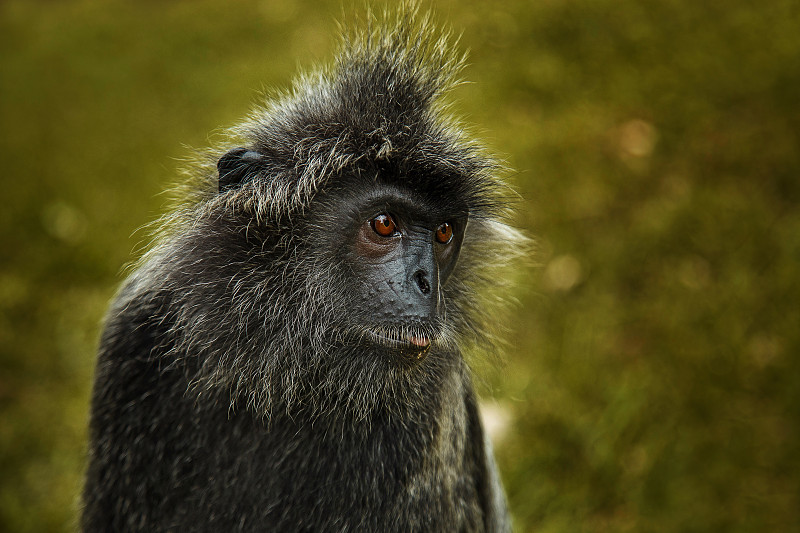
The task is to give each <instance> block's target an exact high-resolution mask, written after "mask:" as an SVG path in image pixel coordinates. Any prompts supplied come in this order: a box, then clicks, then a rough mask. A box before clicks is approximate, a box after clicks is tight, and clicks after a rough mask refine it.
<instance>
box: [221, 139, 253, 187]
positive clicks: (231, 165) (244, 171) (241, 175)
mask: <svg viewBox="0 0 800 533" xmlns="http://www.w3.org/2000/svg"><path fill="white" fill-rule="evenodd" d="M262 159H263V156H262V155H261V154H259V153H258V152H254V151H252V150H248V149H247V148H234V149H233V150H231V151H230V152H228V153H226V154H225V155H223V156H222V157H220V158H219V161H217V172H219V192H225V191H229V190H231V189H235V188H236V187H237V186H238V185H240V184H241V183H244V182H245V181H247V180H248V179H249V178H250V177H252V176H253V175H254V174H256V173H257V172H258V170H259V164H260V163H261V161H262Z"/></svg>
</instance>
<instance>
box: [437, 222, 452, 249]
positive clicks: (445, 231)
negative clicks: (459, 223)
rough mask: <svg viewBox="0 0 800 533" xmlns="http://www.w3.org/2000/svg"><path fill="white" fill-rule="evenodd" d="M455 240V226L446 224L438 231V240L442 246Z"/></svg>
mask: <svg viewBox="0 0 800 533" xmlns="http://www.w3.org/2000/svg"><path fill="white" fill-rule="evenodd" d="M452 238H453V225H452V224H450V223H449V222H445V223H444V224H442V225H441V226H439V227H438V228H437V229H436V240H437V241H439V242H440V243H442V244H447V243H448V242H450V239H452Z"/></svg>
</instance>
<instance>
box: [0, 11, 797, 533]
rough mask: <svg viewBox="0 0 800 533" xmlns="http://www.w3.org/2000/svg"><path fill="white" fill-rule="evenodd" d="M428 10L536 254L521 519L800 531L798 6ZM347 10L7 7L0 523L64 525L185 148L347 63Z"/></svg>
mask: <svg viewBox="0 0 800 533" xmlns="http://www.w3.org/2000/svg"><path fill="white" fill-rule="evenodd" d="M346 3H347V4H349V2H346ZM355 4H356V5H357V6H361V5H362V3H361V2H356V3H355ZM434 10H435V12H436V13H437V16H438V19H439V20H443V21H446V22H447V23H448V24H450V25H451V26H453V27H454V28H455V29H456V30H457V31H463V37H462V43H463V46H465V47H468V48H470V49H471V56H470V58H471V59H470V63H471V64H470V66H469V67H468V69H467V71H466V73H465V75H466V77H467V78H468V79H469V80H471V81H474V82H475V83H472V84H467V85H464V86H461V87H460V88H458V89H457V91H456V93H455V94H454V95H453V100H454V101H455V110H456V111H458V112H459V113H460V114H462V115H463V116H465V117H466V118H467V120H468V121H470V122H472V123H474V124H476V125H477V127H478V128H477V131H479V132H480V135H481V136H482V137H483V138H484V139H485V140H486V142H487V143H488V144H489V145H490V146H491V147H492V148H493V149H495V150H497V151H499V152H501V153H503V154H505V156H506V158H507V159H508V161H509V163H510V164H511V165H512V166H513V167H514V168H516V169H517V172H515V173H514V174H512V176H511V179H512V180H513V182H514V183H515V185H516V187H517V189H518V190H519V191H520V193H521V195H522V198H523V200H522V202H521V203H520V214H519V219H518V222H519V224H520V225H521V226H522V227H524V228H526V229H527V231H528V232H529V233H530V234H531V235H533V236H534V237H535V238H536V240H537V243H538V254H537V256H536V258H535V261H536V262H538V263H539V264H541V267H540V268H537V269H535V270H534V275H533V276H531V275H530V273H527V274H521V275H520V279H521V280H522V285H523V287H522V291H521V292H520V300H521V305H520V307H519V309H518V311H517V313H516V315H515V318H514V320H513V322H512V336H511V339H512V345H511V347H510V349H509V354H508V365H507V366H506V368H505V369H503V370H502V371H499V372H489V374H488V375H489V377H488V378H487V381H486V382H485V383H484V385H483V392H484V393H485V394H492V395H494V396H495V397H496V398H497V400H498V401H499V402H500V404H501V406H505V407H506V408H508V409H509V410H510V413H511V416H512V423H511V425H510V429H509V432H508V434H507V436H506V438H505V439H504V440H503V441H502V442H500V443H499V444H498V446H497V453H498V458H499V461H500V464H501V468H502V470H503V477H504V480H505V484H506V488H507V492H508V495H509V499H510V503H511V506H512V511H513V513H514V517H515V523H516V527H517V529H518V530H519V531H531V530H536V531H539V532H548V533H549V532H564V533H567V532H575V531H586V532H602V531H615V532H616V531H653V532H661V531H681V532H682V531H687V532H693V531H698V532H700V531H709V532H710V531H734V532H740V531H741V532H745V531H747V532H761V531H798V530H800V305H798V302H800V275H799V268H798V267H799V266H800V209H798V206H800V97H798V95H799V94H800V93H799V92H798V90H799V89H800V9H798V7H797V6H796V2H792V1H790V0H774V1H773V2H765V3H761V4H760V5H757V6H751V2H747V1H745V0H728V1H726V2H721V1H709V2H691V1H689V0H672V1H660V2H657V1H655V0H642V1H638V2H634V1H633V0H613V1H612V0H577V1H572V2H569V1H565V0H562V1H541V2H528V1H510V0H509V1H506V2H503V3H502V4H491V3H486V2H478V1H466V2H464V1H462V2H456V1H455V0H451V1H440V2H436V4H435V5H434ZM341 11H342V10H341V2H340V0H331V1H326V2H322V1H319V2H312V1H310V0H306V1H298V2H294V3H290V2H275V1H266V0H263V1H255V0H245V1H241V2H236V3H230V2H222V1H219V2H211V1H207V0H202V1H195V2H179V1H174V2H135V3H133V2H122V1H121V0H120V1H104V2H89V1H84V2H77V1H70V2H44V1H27V2H23V1H20V0H15V1H6V2H3V3H0V51H2V53H0V73H1V74H0V121H2V130H0V156H2V161H3V163H4V165H3V166H4V168H3V171H2V184H3V198H5V199H6V200H5V201H4V202H3V209H2V210H0V228H2V233H0V249H2V250H3V251H2V253H0V530H3V531H15V532H16V531H18V532H27V531H37V532H38V531H65V530H70V529H71V528H72V527H74V523H75V515H76V509H77V503H76V502H77V495H78V492H79V489H80V484H81V472H82V468H83V453H84V447H85V435H86V429H85V426H86V417H87V404H88V393H89V388H90V383H91V376H92V372H93V362H94V348H95V343H96V340H97V336H98V334H99V327H100V321H101V319H102V316H103V313H104V310H105V307H106V305H107V302H108V300H109V299H110V298H111V296H112V295H113V293H114V290H115V287H116V286H117V284H118V283H119V282H120V280H121V279H122V277H123V271H122V268H121V267H122V266H123V265H124V264H126V263H127V262H130V261H131V260H133V259H135V257H136V254H137V252H136V250H139V249H141V245H142V243H145V242H146V241H147V232H146V231H145V230H142V229H140V228H141V227H142V226H143V225H144V224H146V223H148V222H149V221H151V220H153V219H154V218H156V217H157V216H158V215H159V213H160V212H161V210H162V209H163V208H164V205H165V198H164V196H163V195H161V194H160V193H161V192H162V191H163V190H164V189H165V188H167V187H169V186H170V185H171V184H172V183H174V181H175V179H176V176H177V169H178V168H179V167H180V166H181V163H180V159H182V158H185V157H188V156H189V155H190V153H191V150H190V149H189V148H188V147H187V146H191V147H203V146H205V145H206V144H208V142H209V137H213V135H214V133H215V132H217V131H220V129H222V128H225V127H227V126H230V125H232V124H233V123H235V122H236V121H237V120H238V119H239V118H241V117H242V116H243V115H244V114H246V113H247V112H248V110H249V108H250V106H251V104H252V103H253V102H255V101H256V100H257V98H258V94H259V93H260V92H261V91H262V90H263V89H270V88H283V87H286V86H287V85H288V83H289V80H290V79H291V76H292V75H293V74H294V73H295V72H296V70H297V66H298V65H304V66H309V65H313V64H317V63H320V62H324V61H326V60H328V59H329V58H330V56H331V53H332V51H333V49H334V46H335V38H334V34H335V32H336V26H335V23H334V19H336V18H340V13H341ZM345 11H349V8H346V9H345Z"/></svg>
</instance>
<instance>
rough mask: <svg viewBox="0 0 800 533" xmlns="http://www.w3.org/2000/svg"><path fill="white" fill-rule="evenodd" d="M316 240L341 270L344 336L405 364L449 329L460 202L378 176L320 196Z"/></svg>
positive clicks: (463, 218) (462, 224)
mask: <svg viewBox="0 0 800 533" xmlns="http://www.w3.org/2000/svg"><path fill="white" fill-rule="evenodd" d="M322 201H323V202H324V203H325V209H324V211H325V212H327V213H328V216H325V217H322V218H321V219H318V220H316V221H313V222H312V225H311V226H312V228H313V233H314V240H315V241H316V245H317V246H321V247H323V248H327V249H328V250H329V252H330V254H331V255H332V258H333V262H334V264H335V265H336V267H337V268H338V269H339V270H340V272H339V276H340V279H342V281H343V285H344V286H345V290H346V294H347V296H346V298H347V301H348V305H349V310H348V313H347V316H348V317H349V318H348V319H347V320H348V321H349V322H350V323H349V324H346V327H345V330H346V331H347V332H349V334H350V335H345V342H358V343H361V344H370V345H372V346H373V347H377V348H379V350H381V351H384V352H387V353H389V354H392V355H394V356H395V357H396V358H398V359H399V360H400V361H402V362H405V363H414V362H417V361H420V360H422V359H423V358H424V357H425V355H426V354H427V353H428V351H429V350H430V348H431V345H432V344H435V343H438V342H441V340H442V337H443V335H444V332H445V330H446V328H447V321H446V311H447V301H446V300H447V298H446V291H445V290H444V287H445V286H446V284H447V281H448V278H449V277H450V275H451V273H452V272H453V269H454V267H455V264H456V261H457V259H458V255H459V251H460V249H461V244H462V242H463V239H464V232H465V230H466V225H467V211H466V209H465V208H463V207H460V206H457V205H451V204H448V203H447V202H444V201H442V200H441V199H439V201H437V199H435V198H431V197H429V196H428V195H425V194H422V193H420V192H417V191H414V190H413V189H411V188H408V187H404V186H401V185H398V184H396V183H391V184H390V183H385V182H382V181H381V180H380V179H379V178H371V179H366V180H355V179H349V180H347V183H345V184H343V185H342V186H339V187H333V188H332V190H329V191H327V192H326V193H325V194H324V195H323V200H322Z"/></svg>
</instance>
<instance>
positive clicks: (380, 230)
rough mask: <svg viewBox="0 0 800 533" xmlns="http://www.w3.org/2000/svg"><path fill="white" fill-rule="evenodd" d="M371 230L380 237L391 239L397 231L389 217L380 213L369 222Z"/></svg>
mask: <svg viewBox="0 0 800 533" xmlns="http://www.w3.org/2000/svg"><path fill="white" fill-rule="evenodd" d="M370 225H371V226H372V229H373V230H375V233H377V234H378V235H380V236H381V237H391V236H392V235H393V234H394V232H395V231H396V230H397V226H396V225H395V223H394V219H393V218H392V217H391V215H387V214H386V213H381V214H380V215H378V216H376V217H375V218H373V219H372V220H371V221H370Z"/></svg>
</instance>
